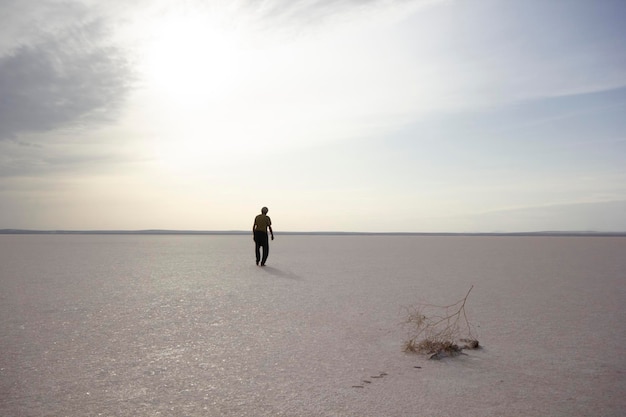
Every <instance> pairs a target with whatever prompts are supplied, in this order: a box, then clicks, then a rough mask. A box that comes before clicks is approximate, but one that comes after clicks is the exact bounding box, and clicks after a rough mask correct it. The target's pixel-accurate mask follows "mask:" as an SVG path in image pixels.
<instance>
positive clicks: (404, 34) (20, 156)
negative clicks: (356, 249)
mask: <svg viewBox="0 0 626 417" xmlns="http://www.w3.org/2000/svg"><path fill="white" fill-rule="evenodd" d="M625 21H626V2H624V1H622V0H584V1H582V0H549V1H546V0H525V1H517V0H497V1H496V0H463V1H460V0H459V1H455V0H415V1H412V0H358V1H357V0H333V1H331V0H206V1H200V0H176V1H173V0H172V1H166V0H135V1H133V2H127V1H125V0H109V1H106V2H101V1H95V0H0V229H4V228H19V229H43V230H144V229H175V230H248V229H251V227H252V222H253V218H254V216H255V215H256V214H258V213H259V212H260V209H261V207H262V206H267V207H269V213H268V214H269V215H270V217H271V218H272V221H273V225H274V230H275V231H276V232H280V231H352V232H459V233H463V232H528V231H592V230H593V231H626V25H624V24H623V22H625Z"/></svg>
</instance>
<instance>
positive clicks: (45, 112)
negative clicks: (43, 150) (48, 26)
mask: <svg viewBox="0 0 626 417" xmlns="http://www.w3.org/2000/svg"><path fill="white" fill-rule="evenodd" d="M131 82H132V70H131V68H130V67H129V65H128V62H127V60H126V58H125V56H124V54H123V53H122V52H121V50H120V49H118V48H116V47H115V46H112V45H107V43H106V30H105V28H104V25H103V22H100V21H94V22H90V23H87V24H84V25H81V26H72V27H69V28H64V29H63V30H62V31H58V32H55V33H52V34H51V36H50V37H49V38H47V39H45V40H44V39H42V40H40V41H38V42H34V43H31V44H25V45H19V46H18V47H17V48H16V49H14V50H12V51H10V52H9V53H7V54H5V55H4V56H2V57H0V91H1V92H2V96H1V98H0V140H1V139H9V138H14V137H15V135H16V134H18V133H21V132H37V131H45V130H49V129H54V128H58V127H63V126H68V125H76V124H78V123H82V122H87V121H89V122H93V121H100V122H101V121H110V120H112V119H114V118H115V115H116V110H118V109H119V107H120V105H121V104H122V103H123V102H124V99H125V97H126V95H127V93H128V92H129V91H130V89H131Z"/></svg>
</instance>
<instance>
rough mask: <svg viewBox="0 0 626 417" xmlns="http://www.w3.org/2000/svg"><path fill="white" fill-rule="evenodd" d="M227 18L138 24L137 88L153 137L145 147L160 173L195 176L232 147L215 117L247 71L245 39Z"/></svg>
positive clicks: (202, 14)
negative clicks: (142, 91)
mask: <svg viewBox="0 0 626 417" xmlns="http://www.w3.org/2000/svg"><path fill="white" fill-rule="evenodd" d="M220 12H221V13H220ZM232 12H233V11H230V13H228V11H225V10H213V13H209V11H208V10H203V9H197V10H186V11H181V10H173V11H172V10H170V11H168V12H167V13H161V14H159V15H158V16H156V17H154V18H153V19H151V20H150V21H149V22H144V23H143V24H142V26H143V27H142V31H143V32H144V33H143V34H142V38H143V39H144V42H143V46H142V48H141V49H142V51H141V53H140V56H141V57H142V62H141V68H142V75H143V85H144V86H145V88H146V91H148V92H149V93H148V94H149V97H150V98H151V103H150V106H151V108H152V111H151V116H150V123H151V127H152V128H153V129H154V130H155V132H156V133H155V137H154V138H153V140H151V146H152V152H153V154H154V155H155V157H156V158H157V160H158V161H159V164H160V167H161V168H164V169H166V170H174V171H177V172H180V171H183V172H186V171H189V170H193V171H197V170H200V169H203V168H202V167H203V166H206V164H207V159H209V158H215V157H216V156H217V155H224V154H225V153H226V152H229V151H231V149H230V148H232V147H233V146H236V145H237V143H234V142H233V141H232V140H228V137H227V136H228V135H227V134H229V135H231V136H232V131H228V132H227V131H226V130H227V126H228V125H229V120H227V119H225V118H224V117H223V116H222V117H218V116H217V115H216V114H215V112H216V109H219V108H220V106H223V101H224V100H225V99H226V98H228V97H232V96H233V95H234V94H236V89H237V88H238V86H239V85H240V84H241V78H242V77H243V76H244V75H245V73H244V71H245V70H246V69H247V67H248V65H246V63H245V62H244V61H245V56H246V51H245V50H244V49H243V45H244V43H245V41H246V39H247V38H246V34H245V32H244V31H243V29H242V27H241V26H237V25H236V24H234V19H233V13H232ZM231 130H232V129H231Z"/></svg>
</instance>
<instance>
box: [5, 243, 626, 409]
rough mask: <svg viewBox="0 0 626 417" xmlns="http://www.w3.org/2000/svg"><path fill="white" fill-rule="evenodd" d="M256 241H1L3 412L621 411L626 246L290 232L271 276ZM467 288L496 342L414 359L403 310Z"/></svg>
mask: <svg viewBox="0 0 626 417" xmlns="http://www.w3.org/2000/svg"><path fill="white" fill-rule="evenodd" d="M253 249H254V248H253V242H252V238H251V236H97V235H72V236H54V235H26V236H17V235H2V236H0V301H1V302H0V415H3V416H97V415H104V416H156V415H164V416H185V415H186V416H424V417H428V416H432V417H435V416H437V417H439V416H459V415H468V416H505V415H506V416H622V415H623V414H624V410H626V359H625V358H624V354H623V353H624V346H625V344H626V330H624V329H626V327H625V326H624V324H625V323H626V307H624V306H625V305H626V238H623V237H496V236H489V237H478V236H471V237H470V236H468V237H463V236H455V237H436V236H298V235H294V236H292V235H289V236H284V235H283V236H281V235H277V238H276V240H275V241H273V242H271V253H270V257H269V260H268V266H267V267H265V268H260V267H257V266H256V265H255V264H254V254H253ZM472 285H473V286H474V288H473V290H472V292H471V294H470V297H469V298H468V301H467V306H466V309H467V313H468V316H469V319H470V321H471V322H472V323H473V325H474V327H475V332H476V336H477V338H478V339H479V340H480V342H481V344H482V345H483V349H481V350H477V351H469V352H467V353H468V354H467V355H462V356H459V357H456V358H449V359H445V360H441V361H433V360H428V359H426V358H425V357H421V356H416V355H410V354H405V353H403V352H402V343H403V342H404V341H405V340H406V339H407V337H408V328H406V327H405V326H403V325H402V321H403V320H404V319H405V318H406V308H407V307H410V306H414V305H417V304H420V303H430V304H450V303H452V302H455V301H457V300H459V299H460V298H462V297H463V296H464V295H465V293H466V292H467V290H468V289H469V288H470V286H472ZM365 381H369V383H368V382H365ZM359 386H362V388H356V387H359Z"/></svg>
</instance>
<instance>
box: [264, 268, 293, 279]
mask: <svg viewBox="0 0 626 417" xmlns="http://www.w3.org/2000/svg"><path fill="white" fill-rule="evenodd" d="M261 269H262V270H263V271H264V272H266V273H268V274H270V275H274V276H276V277H281V278H287V279H293V280H297V281H299V280H301V279H302V278H300V276H299V275H297V274H294V273H293V272H288V271H283V270H281V269H278V268H274V267H273V266H263V267H261Z"/></svg>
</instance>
